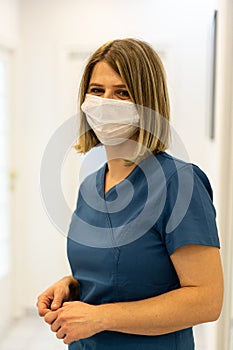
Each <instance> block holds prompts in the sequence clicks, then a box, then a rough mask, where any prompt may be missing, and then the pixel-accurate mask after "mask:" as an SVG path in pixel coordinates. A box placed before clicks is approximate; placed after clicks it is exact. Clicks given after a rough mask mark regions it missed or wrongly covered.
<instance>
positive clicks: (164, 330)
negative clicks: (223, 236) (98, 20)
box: [37, 39, 223, 350]
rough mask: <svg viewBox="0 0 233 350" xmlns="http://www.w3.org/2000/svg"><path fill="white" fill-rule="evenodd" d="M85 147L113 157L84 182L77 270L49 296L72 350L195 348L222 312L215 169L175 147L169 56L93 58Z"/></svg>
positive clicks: (139, 45) (127, 50)
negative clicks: (199, 327) (210, 173)
mask: <svg viewBox="0 0 233 350" xmlns="http://www.w3.org/2000/svg"><path fill="white" fill-rule="evenodd" d="M80 109H81V124H80V136H79V139H78V143H77V145H76V148H77V150H78V151H79V152H81V153H85V152H87V151H89V150H90V149H92V148H93V147H96V146H98V145H100V144H102V145H104V147H105V150H106V155H107V163H106V164H105V165H104V166H103V167H102V168H101V169H99V170H98V171H96V172H95V173H94V174H91V175H89V176H88V177H87V178H86V179H85V180H84V181H83V182H82V184H81V186H80V190H79V195H78V201H77V207H76V210H75V212H74V214H73V216H72V220H71V225H70V229H69V234H68V244H67V249H68V257H69V261H70V265H71V269H72V276H68V277H64V278H63V279H62V280H60V281H58V282H57V283H55V284H54V285H52V286H51V287H50V288H48V289H47V290H46V291H45V292H44V293H42V294H41V295H40V296H39V298H38V303H37V306H38V310H39V314H40V316H44V319H45V321H46V322H47V323H49V324H50V325H51V330H52V331H53V332H55V333H56V335H57V337H58V338H59V339H63V341H64V343H65V344H70V345H69V349H70V350H78V349H83V350H84V349H85V350H87V349H96V350H104V349H113V350H114V349H115V350H126V349H127V350H130V349H133V350H139V349H142V350H152V349H153V350H155V349H158V350H163V349H164V350H165V349H166V350H168V349H169V350H170V349H171V350H172V349H174V350H175V349H176V350H177V349H179V350H191V349H194V340H193V333H192V326H194V325H196V324H199V323H203V322H210V321H214V320H216V319H218V317H219V315H220V311H221V306H222V297H223V279H222V269H221V262H220V255H219V239H218V234H217V228H216V223H215V209H214V207H213V204H212V190H211V186H210V184H209V181H208V179H207V177H206V175H205V174H204V173H203V172H202V171H201V170H200V169H199V168H198V167H197V166H195V165H193V164H189V163H185V162H183V161H181V160H178V159H175V158H173V157H172V156H170V155H169V154H167V153H166V152H165V150H166V149H167V147H168V139H169V132H170V129H169V100H168V94H167V88H166V82H165V76H164V71H163V67H162V63H161V61H160V59H159V57H158V55H157V54H156V53H155V52H154V50H153V49H152V48H151V47H150V46H149V45H148V44H147V43H145V42H142V41H139V40H135V39H123V40H115V41H112V42H109V43H107V44H105V45H103V46H102V47H100V48H99V49H98V50H97V51H96V52H95V53H94V54H93V55H92V57H91V58H90V60H89V62H88V63H87V66H86V69H85V71H84V74H83V78H82V82H81V87H80Z"/></svg>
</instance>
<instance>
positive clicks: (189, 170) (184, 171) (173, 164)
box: [157, 152, 212, 197]
mask: <svg viewBox="0 0 233 350" xmlns="http://www.w3.org/2000/svg"><path fill="white" fill-rule="evenodd" d="M157 158H158V161H159V163H160V165H161V167H162V169H163V172H164V174H165V177H166V180H167V182H174V180H175V179H177V178H178V179H179V180H181V179H184V178H186V179H191V180H192V181H193V182H197V183H198V184H200V185H202V186H204V187H205V188H206V189H207V191H208V192H209V194H210V195H211V197H212V187H211V184H210V181H209V179H208V176H207V175H206V173H205V172H204V171H203V170H202V169H201V168H200V167H199V166H198V165H197V164H194V163H192V162H189V161H185V160H182V159H180V158H177V157H174V156H173V155H171V154H169V153H167V152H163V153H160V154H159V155H158V156H157Z"/></svg>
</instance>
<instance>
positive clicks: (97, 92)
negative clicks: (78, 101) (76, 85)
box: [88, 87, 104, 95]
mask: <svg viewBox="0 0 233 350" xmlns="http://www.w3.org/2000/svg"><path fill="white" fill-rule="evenodd" d="M88 93H91V94H93V95H100V94H102V93H104V90H103V89H101V88H97V87H93V88H91V89H89V90H88Z"/></svg>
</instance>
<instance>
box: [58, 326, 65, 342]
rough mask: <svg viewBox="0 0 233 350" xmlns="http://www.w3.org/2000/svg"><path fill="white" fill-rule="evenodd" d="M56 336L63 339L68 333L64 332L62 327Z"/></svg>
mask: <svg viewBox="0 0 233 350" xmlns="http://www.w3.org/2000/svg"><path fill="white" fill-rule="evenodd" d="M56 337H57V338H58V339H63V338H65V337H66V334H65V333H64V330H63V329H62V328H60V329H59V330H58V331H57V333H56Z"/></svg>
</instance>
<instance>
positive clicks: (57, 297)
mask: <svg viewBox="0 0 233 350" xmlns="http://www.w3.org/2000/svg"><path fill="white" fill-rule="evenodd" d="M63 299H64V291H63V289H57V290H56V291H55V292H54V299H53V302H52V304H51V310H57V309H59V307H61V305H62V303H63Z"/></svg>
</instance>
